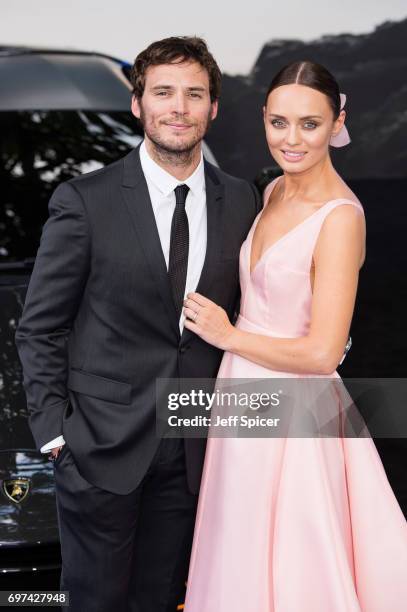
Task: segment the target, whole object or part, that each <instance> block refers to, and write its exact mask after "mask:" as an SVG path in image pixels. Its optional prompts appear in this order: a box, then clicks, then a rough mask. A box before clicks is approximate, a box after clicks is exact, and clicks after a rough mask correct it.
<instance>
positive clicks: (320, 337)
mask: <svg viewBox="0 0 407 612" xmlns="http://www.w3.org/2000/svg"><path fill="white" fill-rule="evenodd" d="M364 244H365V224H364V217H363V214H362V213H361V211H360V210H358V209H357V208H355V207H354V206H352V205H343V206H338V207H337V208H335V209H334V210H333V211H332V212H331V213H329V215H327V217H326V219H325V221H324V223H323V225H322V228H321V231H320V234H319V237H318V240H317V243H316V247H315V250H314V262H315V281H314V288H313V298H312V315H311V325H310V330H309V333H308V334H307V335H306V336H303V337H300V338H272V337H269V336H264V335H260V334H253V333H250V332H246V331H242V330H240V329H237V328H235V327H233V326H232V325H231V323H230V322H229V319H228V318H227V315H226V313H225V311H224V310H223V309H222V308H220V307H219V306H217V305H216V304H214V303H213V302H212V301H211V300H208V299H207V298H205V297H203V296H201V295H200V294H198V293H191V294H188V299H187V300H186V301H185V314H186V316H187V317H190V318H192V319H193V318H194V317H195V314H196V313H198V315H197V317H196V322H193V321H192V320H190V319H186V321H185V326H186V327H187V328H188V329H190V330H192V331H193V332H195V333H196V334H198V335H199V336H201V337H202V338H203V339H204V340H205V341H206V342H209V343H210V344H214V345H215V346H217V347H219V348H221V349H223V350H226V351H229V352H231V353H236V354H237V355H240V356H242V357H244V358H246V359H248V360H250V361H253V362H255V363H258V364H260V365H262V366H264V367H266V368H270V369H273V370H279V371H283V372H294V373H307V374H331V373H332V372H334V371H335V369H336V367H337V365H338V363H339V361H340V360H341V358H342V355H343V352H344V347H345V345H346V341H347V339H348V334H349V328H350V324H351V320H352V314H353V309H354V305H355V298H356V290H357V284H358V275H359V269H360V267H361V265H362V263H363V257H364Z"/></svg>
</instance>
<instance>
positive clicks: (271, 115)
mask: <svg viewBox="0 0 407 612" xmlns="http://www.w3.org/2000/svg"><path fill="white" fill-rule="evenodd" d="M269 117H276V118H277V119H287V117H284V115H276V114H275V113H270V114H269ZM300 119H301V120H303V119H323V117H321V115H306V116H305V117H300Z"/></svg>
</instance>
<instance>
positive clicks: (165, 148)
mask: <svg viewBox="0 0 407 612" xmlns="http://www.w3.org/2000/svg"><path fill="white" fill-rule="evenodd" d="M211 114H212V110H210V111H209V113H208V116H207V120H206V124H205V126H204V129H203V130H202V133H200V134H197V135H196V136H195V138H193V139H192V140H191V141H189V142H185V143H182V142H180V143H179V144H178V145H177V144H171V143H169V142H165V141H164V140H163V139H161V138H160V137H159V135H158V134H157V133H151V132H150V131H149V129H148V127H147V128H146V125H147V122H146V120H145V113H144V111H143V108H142V107H141V105H140V122H141V124H142V126H143V129H144V133H145V135H146V136H147V137H148V139H149V140H150V142H151V144H152V146H153V149H154V153H155V154H156V155H157V158H158V159H160V160H161V161H162V162H166V163H170V164H173V165H175V166H187V165H189V164H190V163H191V161H192V160H193V158H194V155H195V153H196V150H197V148H199V147H200V144H201V142H202V140H203V138H204V137H205V136H206V134H207V133H208V131H209V128H210V126H211V123H212V118H211ZM177 120H178V121H181V122H183V120H182V118H179V117H175V118H174V121H177ZM188 125H189V124H188Z"/></svg>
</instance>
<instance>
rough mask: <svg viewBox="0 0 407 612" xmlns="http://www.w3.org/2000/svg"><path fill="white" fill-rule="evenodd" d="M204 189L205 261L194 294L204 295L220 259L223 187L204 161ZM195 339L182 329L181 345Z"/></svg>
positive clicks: (210, 167)
mask: <svg viewBox="0 0 407 612" xmlns="http://www.w3.org/2000/svg"><path fill="white" fill-rule="evenodd" d="M205 188H206V214H207V245H206V254H205V261H204V265H203V268H202V272H201V276H200V278H199V282H198V285H197V287H196V290H195V291H196V292H197V293H201V294H202V295H206V294H207V292H208V290H209V287H210V285H211V282H212V278H213V273H214V269H215V266H216V262H217V261H219V259H220V249H221V243H222V240H221V231H222V230H221V228H222V212H223V200H224V195H225V194H224V191H225V189H224V185H223V184H222V183H221V182H220V181H219V179H218V177H217V176H216V174H215V172H214V170H213V169H212V166H211V165H210V164H208V162H206V161H205ZM193 337H196V336H195V334H194V333H193V332H191V331H190V330H189V329H186V328H184V330H183V333H182V336H181V344H185V343H186V342H188V341H189V340H191V338H193Z"/></svg>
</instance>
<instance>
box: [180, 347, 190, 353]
mask: <svg viewBox="0 0 407 612" xmlns="http://www.w3.org/2000/svg"><path fill="white" fill-rule="evenodd" d="M187 349H189V346H180V348H179V352H180V353H185V351H186V350H187Z"/></svg>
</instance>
